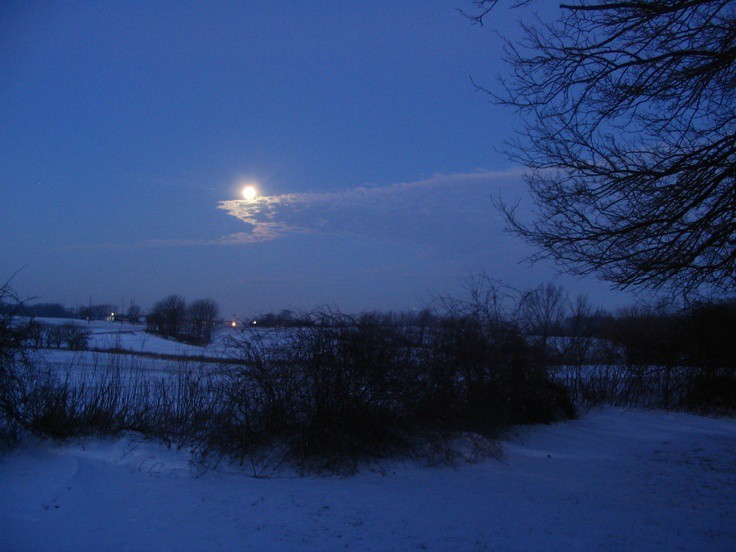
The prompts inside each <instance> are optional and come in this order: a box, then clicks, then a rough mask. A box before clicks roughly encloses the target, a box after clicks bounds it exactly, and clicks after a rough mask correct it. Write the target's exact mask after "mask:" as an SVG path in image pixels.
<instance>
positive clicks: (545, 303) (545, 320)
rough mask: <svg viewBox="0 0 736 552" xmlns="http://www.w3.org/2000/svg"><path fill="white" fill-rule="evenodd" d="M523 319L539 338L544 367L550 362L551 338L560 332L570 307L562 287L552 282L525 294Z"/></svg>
mask: <svg viewBox="0 0 736 552" xmlns="http://www.w3.org/2000/svg"><path fill="white" fill-rule="evenodd" d="M520 306H521V314H522V319H523V321H524V323H525V326H526V328H527V330H528V331H530V332H531V333H533V334H534V335H535V336H537V337H538V338H539V351H540V356H541V362H542V365H543V366H546V365H547V362H548V360H549V352H548V350H549V343H548V342H549V338H550V337H551V336H552V335H553V334H554V330H555V329H557V330H559V329H560V327H561V326H562V323H563V321H564V320H565V317H566V315H567V312H568V309H569V307H570V300H569V298H568V296H567V294H566V293H565V291H564V290H563V289H562V287H561V286H558V285H555V284H553V283H552V282H548V283H546V284H543V285H541V286H539V287H537V288H535V289H533V290H532V291H530V292H528V293H525V294H524V295H523V296H522V298H521V305H520Z"/></svg>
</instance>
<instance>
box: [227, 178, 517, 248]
mask: <svg viewBox="0 0 736 552" xmlns="http://www.w3.org/2000/svg"><path fill="white" fill-rule="evenodd" d="M520 176H521V175H520V173H519V172H518V171H513V172H512V171H508V172H474V173H465V174H451V175H437V176H433V177H432V178H428V179H426V180H421V181H416V182H402V183H397V184H390V185H386V186H375V187H369V186H361V187H357V188H349V189H346V190H340V191H336V192H326V193H300V194H282V195H274V196H261V197H258V198H255V199H253V200H229V201H222V202H220V204H219V205H218V208H219V209H223V210H225V211H226V212H227V213H228V214H229V215H231V216H233V217H235V218H237V219H239V220H241V221H242V222H243V223H244V224H245V225H246V226H247V230H244V231H243V232H240V233H238V234H233V235H230V236H227V237H224V238H221V239H220V240H218V243H223V244H225V243H232V244H247V243H257V242H263V241H269V240H274V239H277V238H279V237H281V236H285V235H289V234H322V235H358V236H367V237H381V238H389V239H395V240H412V241H417V242H432V241H434V239H435V238H438V237H443V236H444V237H447V234H448V233H457V232H462V233H467V232H468V231H473V230H474V229H476V230H477V229H480V228H481V227H487V226H488V223H489V217H490V218H493V217H492V215H491V198H492V197H493V196H494V195H496V194H497V193H498V191H499V189H500V188H501V187H502V186H504V185H507V184H516V183H518V182H519V181H520Z"/></svg>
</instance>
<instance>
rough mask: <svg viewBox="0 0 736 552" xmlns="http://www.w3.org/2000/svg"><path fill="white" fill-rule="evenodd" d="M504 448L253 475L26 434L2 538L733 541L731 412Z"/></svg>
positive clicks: (635, 421)
mask: <svg viewBox="0 0 736 552" xmlns="http://www.w3.org/2000/svg"><path fill="white" fill-rule="evenodd" d="M504 449H505V451H506V458H505V459H504V460H501V461H498V460H493V459H487V460H484V461H482V462H481V463H478V464H463V465H460V466H458V467H457V468H452V467H442V468H425V467H420V466H415V465H405V464H400V463H395V462H394V463H387V464H384V465H383V466H382V467H381V469H380V470H379V469H373V470H364V471H363V472H361V473H360V474H358V475H357V476H354V477H348V478H338V477H305V478H293V477H289V476H288V474H284V473H282V474H280V475H278V476H274V477H271V478H266V479H255V478H252V477H249V476H248V473H249V471H248V469H245V468H244V469H242V470H241V469H235V468H227V469H222V468H220V469H218V470H210V471H207V472H205V473H204V474H201V473H198V471H197V469H196V468H194V467H192V466H190V464H189V457H188V454H187V453H185V452H176V451H171V450H168V449H166V448H164V447H162V446H159V445H156V444H151V443H141V442H137V441H136V440H135V439H134V438H132V437H129V438H126V439H122V440H119V441H115V442H110V441H92V442H87V443H85V444H70V445H63V446H55V445H52V444H49V443H41V444H33V445H27V446H25V447H24V448H22V449H20V450H17V451H15V452H12V453H10V454H7V455H5V456H3V457H1V458H0V487H1V488H2V489H3V492H2V493H0V549H2V550H75V551H79V550H294V549H302V550H335V549H340V548H350V549H355V550H414V549H417V550H668V551H669V550H734V549H736V420H733V419H713V418H702V417H697V416H692V415H688V414H681V413H665V412H643V411H636V410H632V411H624V410H619V409H611V408H609V409H603V410H596V411H593V412H591V413H589V414H587V415H585V416H584V417H583V418H582V419H580V420H576V421H572V422H568V423H561V424H557V425H551V426H538V427H533V428H525V429H523V430H520V433H519V435H517V436H514V437H512V438H510V439H508V440H507V441H506V442H505V443H504Z"/></svg>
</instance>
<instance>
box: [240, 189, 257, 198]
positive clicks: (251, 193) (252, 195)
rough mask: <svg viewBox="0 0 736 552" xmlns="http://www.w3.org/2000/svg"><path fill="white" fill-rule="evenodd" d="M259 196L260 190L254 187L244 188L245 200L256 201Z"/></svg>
mask: <svg viewBox="0 0 736 552" xmlns="http://www.w3.org/2000/svg"><path fill="white" fill-rule="evenodd" d="M257 195H258V190H256V189H255V187H254V186H246V187H245V188H243V199H248V200H250V199H255V198H256V196H257Z"/></svg>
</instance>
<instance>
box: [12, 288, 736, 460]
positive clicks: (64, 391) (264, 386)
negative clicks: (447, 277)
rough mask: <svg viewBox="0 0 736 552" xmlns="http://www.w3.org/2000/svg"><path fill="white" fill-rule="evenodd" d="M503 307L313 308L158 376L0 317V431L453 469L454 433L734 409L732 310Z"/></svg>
mask: <svg viewBox="0 0 736 552" xmlns="http://www.w3.org/2000/svg"><path fill="white" fill-rule="evenodd" d="M2 294H3V297H2V298H3V299H4V300H5V302H6V304H7V303H8V302H9V301H8V300H9V299H12V294H11V293H10V291H9V290H8V289H3V290H2ZM511 299H512V298H510V297H509V296H508V295H504V294H502V293H500V292H499V288H498V287H496V286H494V285H492V284H491V283H490V282H488V281H486V280H479V281H477V282H475V283H474V284H473V285H472V286H471V289H470V293H469V294H468V298H467V299H463V300H450V299H445V300H443V301H442V302H441V304H440V305H439V306H438V308H437V309H436V310H435V311H434V312H433V313H432V314H431V316H430V315H429V314H428V313H426V312H425V313H423V314H422V316H421V317H414V318H407V317H406V316H396V315H391V314H380V313H367V314H363V315H360V316H355V317H353V316H348V315H345V314H342V313H339V312H332V311H329V310H321V311H318V312H315V313H312V314H310V315H309V317H308V318H309V323H308V324H304V325H300V326H296V327H292V328H289V329H288V330H285V329H280V330H279V329H275V330H272V331H263V330H261V331H256V330H252V329H247V328H246V329H244V330H243V331H242V332H241V334H240V335H238V336H237V337H235V338H233V339H231V341H230V343H229V347H228V355H227V358H226V359H224V361H223V362H219V363H207V362H197V361H194V360H188V361H187V360H182V361H181V362H180V363H179V365H178V366H177V367H176V369H175V370H172V371H170V372H167V373H164V374H163V375H162V374H161V373H157V374H155V375H152V374H151V372H149V371H147V370H146V369H145V365H144V364H143V363H144V362H145V361H144V360H143V359H141V358H138V359H136V358H135V357H127V356H121V355H117V356H115V355H112V356H108V357H106V358H108V360H106V361H105V362H104V364H103V363H102V361H100V365H99V366H96V367H95V368H94V369H91V370H90V369H84V370H75V369H74V367H73V366H72V367H70V369H69V370H68V371H66V372H64V371H59V370H58V369H57V370H50V369H48V368H47V367H45V366H44V365H43V364H41V363H38V362H37V361H36V355H35V354H34V349H33V339H34V334H33V328H34V327H33V323H32V322H29V321H25V320H23V319H20V318H17V317H14V316H13V314H12V311H10V310H9V309H4V313H5V314H3V316H2V318H1V319H0V355H1V356H0V363H1V364H0V370H1V371H0V439H2V442H3V443H4V445H6V446H12V445H14V444H16V443H18V442H19V441H20V440H21V439H23V438H24V436H28V435H35V436H38V437H45V438H53V439H66V438H72V437H80V436H89V435H99V436H108V435H116V434H119V433H121V432H124V431H135V432H139V433H140V434H142V435H144V436H146V437H148V438H155V439H160V440H163V441H164V442H166V443H169V444H171V445H174V446H178V447H187V448H190V449H191V450H192V451H193V452H195V454H196V456H197V457H198V458H199V459H200V460H201V461H202V462H204V463H205V464H206V465H208V464H210V463H212V462H219V461H221V460H223V459H226V460H229V461H230V460H236V461H239V462H244V463H250V464H252V465H253V466H254V469H255V467H256V466H260V467H263V466H273V464H278V463H281V462H288V463H290V464H293V465H295V466H298V467H299V468H300V469H303V470H306V471H311V470H316V471H323V470H327V471H337V472H344V471H348V472H349V471H352V470H354V469H356V468H357V466H358V465H359V463H361V462H363V461H367V460H372V459H378V458H387V457H416V458H424V459H427V460H429V461H432V462H438V461H451V460H452V459H453V458H454V457H455V456H456V454H457V453H458V450H459V449H458V448H457V447H455V445H454V444H455V443H457V442H458V439H459V438H462V439H464V441H463V442H464V443H465V444H467V443H468V442H472V443H474V445H475V446H476V447H477V450H476V451H475V452H477V453H483V452H491V451H493V450H495V449H494V448H493V446H492V444H491V443H492V441H491V439H493V438H494V437H496V436H498V435H499V434H500V433H501V432H503V431H504V430H506V429H507V428H509V427H510V426H512V425H514V424H527V423H546V422H551V421H555V420H561V419H565V418H571V417H574V416H575V409H576V406H577V407H580V406H582V407H585V406H589V405H593V404H599V403H603V402H606V403H614V404H626V405H642V406H654V407H668V408H685V409H691V410H696V411H710V412H713V411H717V412H723V411H733V410H734V408H735V407H736V398H735V397H736V377H735V370H734V366H736V362H735V360H736V354H735V353H736V348H735V346H734V344H733V340H732V339H731V338H730V336H732V335H733V330H734V328H735V327H736V306H735V305H734V304H733V303H710V304H704V305H697V306H694V307H691V308H690V309H688V310H683V311H677V312H664V311H661V310H660V311H653V310H641V309H640V310H629V311H624V312H623V313H621V315H620V316H618V317H607V316H605V315H601V314H595V313H591V312H590V311H589V309H588V308H587V306H586V304H585V302H584V301H577V302H571V301H569V300H568V299H567V297H566V296H565V295H564V294H563V293H562V292H561V290H560V289H559V288H556V287H555V286H550V285H548V286H542V287H540V288H539V289H537V290H534V291H532V292H530V293H527V294H523V295H521V296H517V297H516V298H515V299H514V300H511ZM407 321H410V322H411V323H407ZM100 358H102V357H100ZM109 359H112V360H109ZM468 439H469V440H470V441H468ZM463 446H465V445H463Z"/></svg>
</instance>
